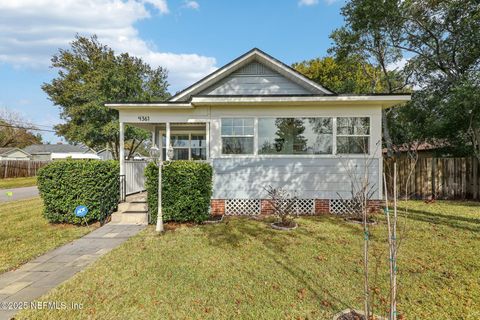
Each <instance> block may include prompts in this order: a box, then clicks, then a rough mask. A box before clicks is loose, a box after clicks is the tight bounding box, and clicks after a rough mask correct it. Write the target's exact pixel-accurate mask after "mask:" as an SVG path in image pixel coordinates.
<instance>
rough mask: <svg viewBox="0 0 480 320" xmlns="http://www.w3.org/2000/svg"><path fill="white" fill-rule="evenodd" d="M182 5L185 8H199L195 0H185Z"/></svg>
mask: <svg viewBox="0 0 480 320" xmlns="http://www.w3.org/2000/svg"><path fill="white" fill-rule="evenodd" d="M183 7H184V8H187V9H193V10H198V9H199V8H200V4H199V3H198V2H197V1H185V4H184V5H183Z"/></svg>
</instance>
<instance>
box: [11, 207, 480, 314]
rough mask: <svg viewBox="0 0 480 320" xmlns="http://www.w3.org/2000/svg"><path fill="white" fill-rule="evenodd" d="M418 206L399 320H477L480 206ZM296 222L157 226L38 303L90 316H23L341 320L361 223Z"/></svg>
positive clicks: (358, 254) (353, 281) (404, 256)
mask: <svg viewBox="0 0 480 320" xmlns="http://www.w3.org/2000/svg"><path fill="white" fill-rule="evenodd" d="M402 205H404V204H402ZM409 206H410V207H411V210H410V213H409V215H408V218H407V219H406V220H405V221H406V229H405V230H406V231H405V232H403V236H404V238H403V240H402V244H401V249H400V250H401V252H400V256H399V281H400V284H399V294H400V300H399V304H398V309H399V312H400V313H401V315H402V317H401V319H479V318H480V259H479V258H478V256H479V253H480V220H479V219H480V206H479V204H478V203H469V202H443V201H442V202H440V201H439V202H437V203H435V204H424V203H423V202H409ZM382 219H383V217H380V223H379V224H378V225H377V226H374V227H372V233H373V235H372V236H371V239H372V241H371V245H372V250H371V259H372V272H371V277H372V289H373V291H374V292H376V296H375V310H376V313H377V314H382V313H384V312H385V310H386V309H387V308H388V306H387V304H388V302H387V301H386V298H387V287H388V275H387V272H388V271H387V264H388V258H387V246H386V239H385V238H386V232H385V224H384V222H383V220H382ZM298 222H299V225H300V226H299V228H298V229H297V230H295V231H292V232H282V231H274V230H272V229H270V228H269V226H268V223H267V221H257V220H253V219H248V218H230V219H227V220H226V221H224V222H223V223H222V224H219V225H205V226H181V227H178V228H176V229H174V230H169V231H167V232H166V233H165V234H164V235H162V236H157V235H155V233H154V228H153V227H149V228H148V229H146V230H145V231H143V232H142V233H140V234H139V235H137V236H136V237H134V238H132V239H130V240H129V241H127V242H126V243H125V244H123V245H122V246H120V247H119V248H117V249H115V250H114V251H112V252H110V253H109V254H107V255H106V256H104V257H103V258H102V259H101V260H99V261H98V262H97V263H95V264H94V265H93V266H91V267H90V268H88V269H87V270H85V272H82V273H80V274H77V275H76V276H75V277H74V278H73V279H71V280H69V281H68V282H66V283H64V284H63V285H61V286H60V287H58V288H56V289H54V290H53V291H51V292H50V293H49V294H47V295H46V296H43V297H42V298H40V299H39V300H41V301H64V302H66V303H70V302H75V303H82V304H83V309H82V310H81V311H73V310H37V311H32V310H30V311H24V312H22V313H20V314H19V315H18V319H60V318H61V319H93V318H95V319H232V318H241V319H331V316H332V315H333V314H334V313H336V312H338V311H339V310H342V309H345V308H346V307H357V308H360V307H361V306H362V269H361V268H362V238H363V234H362V231H361V226H360V225H356V224H352V223H347V222H345V221H343V220H342V219H341V218H338V217H333V216H319V217H308V218H300V219H299V220H298ZM171 228H172V227H171V226H170V229H171Z"/></svg>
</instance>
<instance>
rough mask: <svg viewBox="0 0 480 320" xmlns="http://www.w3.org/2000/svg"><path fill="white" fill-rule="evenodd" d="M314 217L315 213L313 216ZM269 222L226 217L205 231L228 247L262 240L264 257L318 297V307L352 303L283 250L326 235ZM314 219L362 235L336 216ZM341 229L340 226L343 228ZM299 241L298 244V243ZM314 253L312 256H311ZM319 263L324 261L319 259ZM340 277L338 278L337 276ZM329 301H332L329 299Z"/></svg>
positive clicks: (336, 307)
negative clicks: (280, 228)
mask: <svg viewBox="0 0 480 320" xmlns="http://www.w3.org/2000/svg"><path fill="white" fill-rule="evenodd" d="M312 219H315V217H312ZM270 222H271V221H269V220H267V221H252V220H251V219H249V218H240V217H237V218H235V219H232V220H230V219H226V221H225V222H224V223H223V225H222V224H220V225H217V226H215V227H213V228H209V229H205V233H206V235H207V236H208V237H209V238H210V241H211V244H212V245H215V246H226V247H230V248H237V247H241V246H242V244H244V243H246V242H248V241H251V240H254V241H258V242H260V244H261V247H262V249H264V253H265V255H266V258H267V259H269V260H271V261H274V262H275V263H276V264H277V265H278V266H280V267H281V268H282V269H283V270H285V271H286V272H287V273H288V274H289V275H290V276H292V277H294V278H295V279H296V280H297V281H298V282H299V283H300V284H301V285H302V286H303V287H304V288H305V289H306V290H308V291H309V292H311V293H312V294H313V296H314V298H315V300H316V301H318V307H319V309H323V310H325V309H326V310H328V311H330V312H332V313H335V312H338V311H340V310H342V309H345V308H350V307H352V306H351V305H350V304H349V303H348V302H346V301H345V300H344V299H342V297H341V296H340V294H336V293H335V292H332V291H331V290H330V289H328V288H327V287H326V286H325V285H323V286H322V285H321V284H320V285H315V286H313V285H312V284H313V283H316V284H318V280H317V279H316V278H315V277H316V276H315V275H313V274H311V272H310V271H308V270H306V269H304V268H302V263H301V261H298V260H294V259H295V258H296V257H292V256H291V255H290V254H289V253H288V252H287V250H286V248H287V247H291V246H292V245H301V242H302V241H304V240H305V239H308V238H310V239H309V240H308V241H310V242H313V243H318V245H319V246H322V241H325V240H327V238H326V237H328V235H323V234H322V235H318V234H317V233H316V231H318V230H311V229H310V228H302V227H301V224H300V226H299V228H297V229H296V230H292V231H277V230H273V229H271V228H270V225H269V224H270ZM315 222H316V223H331V224H333V225H334V226H335V227H337V228H338V227H341V228H340V229H344V230H345V231H347V232H352V233H355V235H359V236H361V233H360V232H359V226H358V225H352V224H349V223H347V222H345V221H343V220H342V219H339V218H335V217H322V218H320V219H318V220H317V221H315ZM342 231H343V230H342ZM299 242H300V244H299ZM313 258H314V257H312V259H313ZM318 263H323V262H321V261H319V262H318ZM247 273H249V275H250V276H251V277H253V278H254V277H256V274H255V273H254V272H253V271H247ZM315 280H317V281H315ZM338 281H341V279H338ZM325 297H328V303H325V300H324V299H325ZM330 301H333V303H331V302H330Z"/></svg>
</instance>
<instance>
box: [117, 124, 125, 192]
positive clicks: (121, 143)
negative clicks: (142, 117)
mask: <svg viewBox="0 0 480 320" xmlns="http://www.w3.org/2000/svg"><path fill="white" fill-rule="evenodd" d="M118 154H119V156H118V157H119V158H120V159H118V160H119V161H120V176H123V179H125V178H126V177H125V124H124V123H123V122H120V137H119V153H118ZM121 179H122V178H120V195H121V196H122V195H124V196H126V194H123V192H125V193H126V190H124V189H123V187H124V186H125V189H126V183H127V182H126V181H125V180H121ZM122 181H123V183H124V184H123V183H122ZM121 201H123V199H122V198H121Z"/></svg>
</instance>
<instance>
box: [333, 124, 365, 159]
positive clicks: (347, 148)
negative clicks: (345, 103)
mask: <svg viewBox="0 0 480 320" xmlns="http://www.w3.org/2000/svg"><path fill="white" fill-rule="evenodd" d="M369 140H370V118H368V117H339V118H337V153H338V154H368V153H369Z"/></svg>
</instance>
